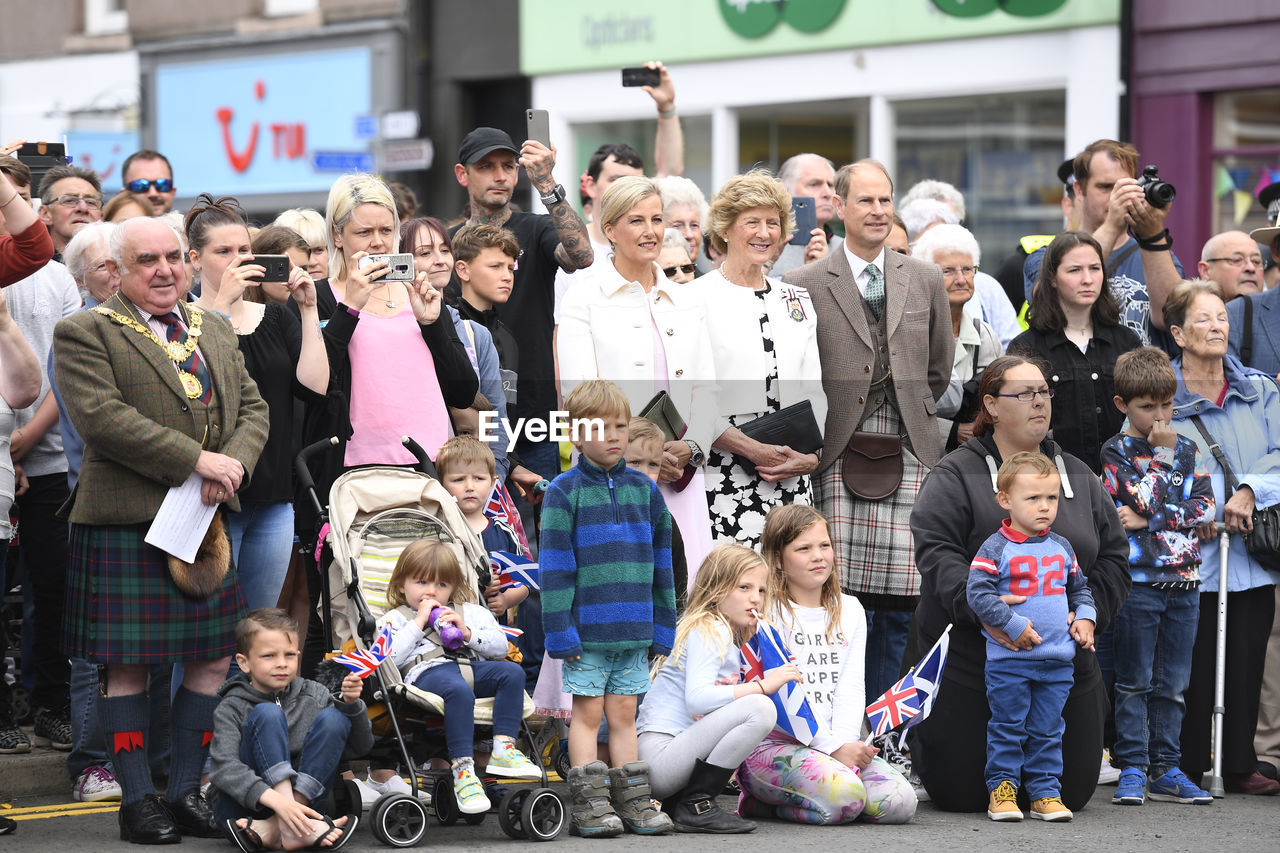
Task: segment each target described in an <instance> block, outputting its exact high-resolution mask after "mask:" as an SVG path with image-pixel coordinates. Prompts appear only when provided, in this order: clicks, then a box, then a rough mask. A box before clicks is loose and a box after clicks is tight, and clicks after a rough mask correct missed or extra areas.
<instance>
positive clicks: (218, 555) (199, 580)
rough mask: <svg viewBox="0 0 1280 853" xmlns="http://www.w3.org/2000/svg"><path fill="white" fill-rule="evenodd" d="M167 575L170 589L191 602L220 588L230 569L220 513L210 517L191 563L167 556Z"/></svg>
mask: <svg viewBox="0 0 1280 853" xmlns="http://www.w3.org/2000/svg"><path fill="white" fill-rule="evenodd" d="M168 556H169V575H170V577H172V578H173V583H174V586H176V587H177V588H178V589H180V590H181V591H182V594H183V595H186V596H189V597H191V598H209V597H211V596H212V595H213V594H214V593H215V592H217V591H218V590H219V589H221V588H222V582H223V580H225V579H226V577H227V572H228V571H229V570H230V569H231V539H230V537H228V536H227V528H226V526H225V525H224V524H223V523H222V513H220V512H216V513H214V514H213V521H211V522H209V529H208V530H207V531H205V534H204V541H203V542H201V543H200V548H199V550H198V551H196V559H195V561H194V562H191V563H188V562H185V561H183V560H179V559H178V558H177V557H175V556H173V555H172V554H169V555H168Z"/></svg>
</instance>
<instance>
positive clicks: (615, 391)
mask: <svg viewBox="0 0 1280 853" xmlns="http://www.w3.org/2000/svg"><path fill="white" fill-rule="evenodd" d="M610 189H612V187H610ZM564 407H565V409H566V410H567V411H568V412H569V421H570V422H571V423H572V422H574V421H581V420H586V419H588V418H603V417H607V416H609V415H621V416H622V417H624V418H626V419H627V420H631V402H630V401H629V400H628V399H627V395H626V394H624V393H622V389H621V388H619V387H618V386H617V385H615V384H613V383H612V382H610V381H609V380H607V379H588V380H587V381H586V382H583V383H582V384H581V385H579V386H577V387H576V388H574V389H573V390H572V391H570V392H569V396H567V397H565V398H564Z"/></svg>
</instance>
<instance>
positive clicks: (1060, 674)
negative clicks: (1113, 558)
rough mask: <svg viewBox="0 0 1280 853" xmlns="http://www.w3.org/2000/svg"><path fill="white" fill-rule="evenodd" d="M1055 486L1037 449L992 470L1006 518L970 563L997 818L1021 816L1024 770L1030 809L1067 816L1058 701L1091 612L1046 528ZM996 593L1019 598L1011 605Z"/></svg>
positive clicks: (1089, 599)
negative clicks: (983, 658)
mask: <svg viewBox="0 0 1280 853" xmlns="http://www.w3.org/2000/svg"><path fill="white" fill-rule="evenodd" d="M1061 485H1062V480H1061V477H1060V476H1059V474H1058V469H1057V468H1055V467H1054V464H1053V462H1051V461H1050V460H1049V458H1048V457H1047V456H1045V455H1043V454H1041V453H1016V454H1014V455H1013V456H1011V457H1009V458H1008V459H1007V460H1005V462H1004V464H1003V465H1001V466H1000V470H999V472H998V473H997V474H996V488H997V490H998V491H997V493H996V502H997V503H999V504H1000V506H1001V507H1002V508H1003V509H1005V510H1007V511H1008V512H1009V519H1008V520H1007V521H1005V522H1004V523H1003V524H1002V525H1001V526H1000V530H998V531H997V532H995V533H993V534H991V536H990V537H989V538H988V539H987V541H986V542H983V543H982V547H981V548H979V549H978V553H977V554H976V555H974V558H973V563H972V564H971V565H970V568H969V583H968V590H967V593H968V599H969V606H970V607H972V608H973V611H974V613H976V614H977V616H978V619H979V620H980V621H981V622H982V624H983V626H984V627H985V628H986V633H987V664H986V681H987V701H988V703H989V704H990V705H991V721H990V722H989V723H988V724H987V766H986V770H985V775H986V781H987V790H988V791H989V792H990V800H989V804H988V806H987V816H988V817H990V818H991V819H992V820H995V821H1010V820H1022V811H1021V810H1020V809H1019V808H1018V804H1017V796H1018V782H1019V780H1021V779H1024V778H1025V781H1026V786H1027V796H1028V798H1030V800H1031V816H1032V817H1034V818H1038V819H1040V820H1046V821H1062V820H1071V818H1072V814H1071V810H1070V809H1068V808H1067V807H1066V806H1064V805H1063V804H1062V798H1061V796H1060V789H1061V785H1062V733H1063V730H1064V728H1065V724H1064V723H1063V721H1062V708H1063V706H1064V705H1065V704H1066V702H1067V693H1068V692H1069V691H1070V690H1071V684H1072V672H1073V669H1074V666H1073V661H1074V660H1075V656H1076V643H1079V644H1080V645H1081V646H1082V647H1084V648H1086V649H1088V650H1090V651H1093V625H1094V622H1095V621H1097V612H1096V611H1095V610H1094V607H1093V596H1092V595H1091V594H1090V592H1089V587H1088V586H1087V585H1086V583H1085V579H1084V575H1083V574H1082V573H1081V572H1080V567H1079V566H1078V565H1077V564H1076V555H1075V551H1073V550H1072V548H1071V544H1070V543H1069V542H1067V540H1066V539H1063V538H1062V537H1061V536H1059V535H1057V534H1056V533H1052V532H1050V530H1049V526H1050V525H1051V524H1053V521H1054V519H1056V518H1057V517H1058V492H1059V489H1060V488H1061ZM1002 596H1006V597H1014V596H1016V597H1021V598H1022V599H1023V600H1022V601H1021V602H1019V603H1016V604H1012V605H1011V604H1009V603H1006V601H1005V600H1004V599H1003V598H1002ZM993 632H994V633H993ZM1001 632H1002V633H1001ZM997 634H1000V637H998V638H997V636H996V635H997ZM1073 640H1074V642H1073Z"/></svg>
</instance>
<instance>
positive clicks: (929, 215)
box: [899, 198, 960, 243]
mask: <svg viewBox="0 0 1280 853" xmlns="http://www.w3.org/2000/svg"><path fill="white" fill-rule="evenodd" d="M899 213H900V214H901V216H902V224H903V225H905V226H907V239H908V240H910V241H911V242H912V243H914V242H915V241H916V238H917V237H919V236H920V235H921V234H923V233H924V232H925V229H927V228H928V227H929V226H930V225H935V224H937V223H939V222H942V223H944V224H946V225H959V224H960V217H958V216H956V212H955V211H954V210H952V209H951V205H949V204H947V203H946V202H944V201H938V200H937V199H933V198H916V199H915V200H914V201H909V202H907V203H906V204H904V205H903V206H902V210H900V211H899Z"/></svg>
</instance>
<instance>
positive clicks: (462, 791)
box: [453, 759, 493, 814]
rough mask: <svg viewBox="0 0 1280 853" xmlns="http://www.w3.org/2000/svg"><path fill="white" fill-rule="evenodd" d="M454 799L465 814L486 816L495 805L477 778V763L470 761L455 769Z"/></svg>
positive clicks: (459, 809) (455, 766)
mask: <svg viewBox="0 0 1280 853" xmlns="http://www.w3.org/2000/svg"><path fill="white" fill-rule="evenodd" d="M453 797H454V799H455V800H457V801H458V811H460V812H462V813H463V814H484V813H485V812H487V811H488V810H489V809H490V807H491V806H492V805H493V804H492V803H490V802H489V798H488V797H486V796H485V793H484V786H483V785H481V784H480V779H479V778H477V777H476V766H475V763H474V762H472V761H471V760H470V759H468V760H466V761H461V762H459V763H458V764H455V765H454V767H453Z"/></svg>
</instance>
